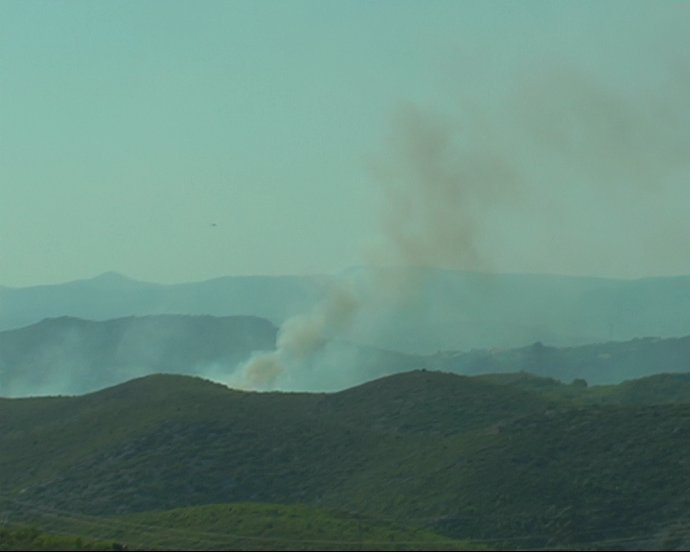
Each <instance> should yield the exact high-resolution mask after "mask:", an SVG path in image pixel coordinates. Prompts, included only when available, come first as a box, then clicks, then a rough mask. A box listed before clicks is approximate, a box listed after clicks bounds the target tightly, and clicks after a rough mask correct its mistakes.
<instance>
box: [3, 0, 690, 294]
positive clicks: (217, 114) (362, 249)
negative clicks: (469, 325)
mask: <svg viewBox="0 0 690 552" xmlns="http://www.w3.org/2000/svg"><path fill="white" fill-rule="evenodd" d="M689 36H690V3H688V2H671V1H667V2H662V1H651V0H650V1H645V2H634V1H628V0H626V1H621V2H605V1H601V0H597V1H593V2H586V1H572V2H558V1H552V0H549V1H543V2H528V1H525V2H517V1H510V2H490V1H488V0H481V1H478V2H462V1H452V2H441V1H421V0H420V1H417V2H406V1H401V0H394V1H393V0H392V1H375V2H369V1H367V2H364V1H361V2H355V1H345V0H339V1H337V2H336V1H326V0H316V1H313V2H306V1H302V2H297V1H282V0H281V1H275V2H268V1H265V2H260V1H256V0H252V1H249V2H231V1H225V2H216V1H198V0H194V1H172V0H161V1H151V0H136V1H131V2H130V1H114V0H113V1H107V2H106V1H100V2H95V1H93V0H84V1H69V2H62V1H58V0H46V1H42V2H35V1H32V0H19V1H8V0H0V285H18V286H23V285H31V284H37V283H52V282H60V281H66V280H70V279H76V278H83V277H89V276H92V275H95V274H98V273H100V272H104V271H108V270H115V271H119V272H123V273H125V274H127V275H129V276H132V277H135V278H139V279H145V280H151V281H158V282H179V281H190V280H199V279H206V278H212V277H216V276H221V275H225V274H285V273H297V274H300V273H330V272H336V271H339V270H342V269H345V268H347V267H348V266H352V265H358V264H362V263H363V262H366V261H367V260H368V259H371V251H372V250H376V251H380V248H381V247H390V241H391V239H392V238H391V235H392V234H395V233H396V232H397V231H398V230H400V229H401V228H402V226H400V227H395V225H396V224H398V225H403V226H404V224H405V223H406V221H405V220H403V222H400V221H398V222H395V221H394V222H393V223H392V224H393V226H394V229H393V230H394V231H393V232H392V233H391V229H390V226H389V228H388V232H389V233H388V234H386V233H385V232H383V231H382V229H381V228H382V225H381V223H380V222H379V221H380V220H381V219H382V218H383V219H386V220H389V221H390V219H391V218H393V219H396V217H399V216H400V217H402V218H403V219H404V217H405V216H406V215H402V214H400V213H398V212H394V213H393V214H392V215H391V210H393V211H395V209H397V208H398V207H399V205H398V204H397V203H395V202H393V203H392V204H391V203H387V201H386V199H385V197H386V196H385V194H384V193H383V192H382V188H381V186H380V182H379V177H377V176H375V174H373V172H372V171H371V170H370V169H369V168H368V167H369V166H370V165H371V164H372V159H374V160H376V159H378V160H379V161H381V159H384V161H383V162H384V164H385V163H389V164H390V163H393V164H397V165H401V162H400V160H399V159H397V158H398V157H399V156H400V155H401V154H400V152H399V151H396V150H395V148H396V146H395V143H396V139H395V137H392V135H393V134H394V133H395V132H396V131H395V128H396V123H395V121H396V117H398V116H399V113H400V112H401V110H402V111H403V112H404V111H405V109H410V107H409V106H413V107H412V109H413V110H419V112H421V113H425V114H430V115H429V117H430V118H433V119H434V120H435V119H439V120H441V121H442V122H441V123H440V125H441V127H444V128H445V127H446V126H447V130H448V132H450V133H451V134H453V136H456V135H457V136H456V137H455V138H453V140H454V142H453V144H454V145H453V148H457V149H456V150H452V151H450V152H446V153H445V154H444V155H445V156H446V157H447V158H452V159H456V157H457V158H460V157H462V155H461V153H462V152H475V153H476V152H479V153H482V154H484V153H486V154H487V155H488V157H489V158H491V159H497V160H499V161H501V163H503V162H505V164H506V165H507V166H509V167H511V169H513V170H515V171H517V172H519V173H520V178H519V181H520V184H519V186H518V187H519V188H520V190H519V191H517V192H515V191H514V190H513V191H511V190H503V188H501V187H500V186H499V189H498V190H497V191H493V192H492V194H491V195H490V197H489V199H487V196H486V195H484V192H477V191H476V190H475V191H473V192H471V193H470V195H469V196H467V195H465V196H462V198H461V199H460V200H461V201H463V202H464V203H463V205H458V207H457V215H458V219H459V220H463V221H470V222H467V223H463V224H465V226H466V225H468V224H471V226H472V236H473V237H472V240H473V244H472V246H473V247H474V248H477V249H479V250H480V251H481V256H482V257H483V260H482V261H481V262H480V263H479V264H477V265H476V266H475V265H471V264H468V263H469V261H467V257H466V256H464V255H463V254H459V255H458V258H457V259H451V258H448V257H447V252H444V255H446V257H444V258H443V259H441V260H440V264H446V265H448V266H456V267H458V268H477V267H479V268H490V269H492V270H500V271H528V272H555V273H565V274H593V275H604V276H621V277H638V276H645V275H652V274H678V273H690V247H688V245H687V243H688V238H690V216H689V215H690V189H689V188H690V172H689V171H688V164H687V161H688V159H690V147H689V145H690V139H689V136H688V129H690V117H689V116H688V112H689V110H688V101H689V98H690V73H689V67H690V40H689V39H688V37H689ZM686 93H687V94H686ZM405 106H407V107H405ZM621 106H622V107H621ZM570 119H572V120H570ZM554 121H557V123H554ZM683 123H688V124H687V125H685V124H683ZM467 129H474V132H475V134H472V132H469V131H468V130H467ZM477 129H480V130H477ZM483 129H490V131H488V130H487V131H486V132H485V131H484V130H483ZM465 131H467V132H465ZM463 133H464V134H463ZM468 143H469V144H470V145H471V147H469V148H468V145H467V144H468ZM477 144H478V145H477ZM456 153H457V154H458V155H457V156H456V155H455V154H456ZM686 154H687V155H686ZM468 155H470V154H468ZM471 155H474V153H471ZM396 159H397V160H396ZM630 160H632V163H628V161H630ZM374 163H375V162H374ZM616 163H618V164H619V165H620V164H625V165H626V166H627V168H626V169H621V167H620V166H618V165H616ZM404 164H405V162H402V165H404ZM410 170H411V171H412V172H414V170H415V169H414V167H413V168H412V169H410ZM453 170H455V169H453ZM481 178H483V177H481ZM481 178H480V181H479V183H478V184H476V187H477V189H479V188H482V187H484V188H486V186H484V183H483V181H481ZM493 184H495V182H494V183H493ZM493 184H492V185H493ZM489 187H490V186H489ZM412 188H414V189H413V190H412V191H411V192H410V193H414V194H418V195H417V196H414V198H413V199H412V200H411V203H412V204H413V205H416V204H424V203H425V201H426V200H425V194H424V192H423V186H422V187H421V190H422V191H421V192H420V185H419V183H417V184H415V185H413V186H412ZM604 188H606V190H605V191H602V189H604ZM451 207H452V203H451ZM468 209H471V210H472V211H471V213H470V212H469V211H468ZM453 212H455V211H453ZM430 213H431V214H429V213H427V215H422V216H430V217H431V218H432V219H433V218H434V211H433V206H432V208H431V212H430ZM415 216H416V215H414V214H412V215H410V217H411V218H414V217H415ZM213 224H215V226H213ZM422 226H424V223H422ZM461 226H462V225H461ZM456 231H462V232H467V228H466V227H463V228H461V229H460V230H457V229H454V230H451V231H450V232H451V237H453V232H456ZM421 242H422V243H423V244H424V243H426V242H425V241H424V239H422V240H421ZM372 244H373V245H372ZM372 248H373V249H372ZM377 248H378V249H377ZM377 254H379V253H377ZM407 261H409V259H407Z"/></svg>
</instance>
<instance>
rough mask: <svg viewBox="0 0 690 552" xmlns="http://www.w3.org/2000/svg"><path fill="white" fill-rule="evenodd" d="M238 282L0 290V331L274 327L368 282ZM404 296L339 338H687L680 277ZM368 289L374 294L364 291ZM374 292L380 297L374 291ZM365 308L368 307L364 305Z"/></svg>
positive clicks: (473, 282)
mask: <svg viewBox="0 0 690 552" xmlns="http://www.w3.org/2000/svg"><path fill="white" fill-rule="evenodd" d="M373 273H374V272H373V271H367V270H363V269H362V270H352V271H348V272H346V273H343V274H341V275H340V276H338V277H336V276H328V277H326V276H318V277H317V276H314V277H308V276H243V277H224V278H218V279H214V280H209V281H206V282H198V283H188V284H176V285H159V284H151V283H144V282H138V281H134V280H131V279H129V278H126V277H124V276H122V275H119V274H115V273H108V274H103V275H101V276H98V277H96V278H93V279H90V280H81V281H75V282H70V283H66V284H61V285H50V286H36V287H28V288H8V287H2V288H0V330H3V329H4V330H7V329H15V328H19V327H22V326H27V325H30V324H34V323H36V322H39V321H41V320H43V319H44V318H51V317H61V316H71V317H77V318H85V319H90V320H108V319H112V318H120V317H127V316H143V315H152V314H190V315H213V316H237V315H240V316H258V317H261V318H266V319H268V320H270V321H271V322H272V323H274V324H276V325H279V324H280V323H282V322H283V321H284V320H285V319H286V318H289V317H291V316H293V315H296V314H302V313H305V312H308V311H309V309H310V308H311V307H313V306H314V305H315V304H316V303H317V302H318V301H319V300H320V298H322V297H323V296H324V293H325V291H326V290H327V289H328V287H329V286H332V285H338V282H341V281H343V280H348V279H352V278H357V277H361V275H362V274H365V275H366V274H373ZM413 280H414V282H415V283H414V285H411V286H408V288H407V289H406V290H405V294H404V296H401V297H400V298H399V300H398V301H397V302H396V303H394V304H390V305H387V306H386V308H384V309H379V310H376V309H375V308H374V307H372V306H371V305H370V304H369V303H372V301H365V304H364V309H363V310H362V312H360V315H359V316H358V317H356V319H355V324H354V325H353V327H352V328H350V329H349V330H347V331H346V332H345V333H343V335H339V336H337V337H338V338H340V339H343V340H346V341H351V342H355V343H358V344H362V345H369V346H372V347H377V348H383V349H389V350H395V351H400V352H403V353H410V354H432V353H435V352H438V351H447V350H470V349H488V348H514V347H522V346H525V345H528V344H530V343H534V342H536V341H541V342H543V343H545V344H548V345H554V346H573V345H583V344H587V343H596V342H602V341H612V340H629V339H633V338H636V337H680V336H683V335H690V277H686V276H683V277H668V278H646V279H641V280H611V279H602V278H584V277H565V276H546V275H514V274H482V273H466V272H456V271H449V270H432V269H428V270H421V269H420V270H416V271H414V278H413ZM375 291H376V290H374V292H375ZM381 291H382V292H384V291H385V290H383V289H382V290H381ZM369 299H371V298H369Z"/></svg>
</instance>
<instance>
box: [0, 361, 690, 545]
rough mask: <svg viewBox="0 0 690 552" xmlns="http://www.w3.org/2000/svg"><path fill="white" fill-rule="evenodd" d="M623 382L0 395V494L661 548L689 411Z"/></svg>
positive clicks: (688, 443) (395, 383)
mask: <svg viewBox="0 0 690 552" xmlns="http://www.w3.org/2000/svg"><path fill="white" fill-rule="evenodd" d="M521 382H522V383H521ZM525 382H527V383H528V384H529V385H525ZM629 385H632V384H626V386H629ZM639 385H640V386H641V387H640V389H644V386H643V385H642V384H639ZM626 386H618V388H617V389H616V388H605V389H604V390H599V391H596V388H589V389H588V388H586V387H584V386H578V385H575V386H572V385H563V384H558V383H557V382H556V383H554V382H553V381H549V380H546V381H541V380H540V379H539V378H533V377H529V376H515V377H513V379H512V381H510V378H508V377H507V376H491V377H488V376H483V377H478V378H470V377H463V376H457V375H452V374H444V373H436V372H429V371H416V372H409V373H404V374H398V375H395V376H390V377H386V378H382V379H380V380H376V381H373V382H370V383H367V384H364V385H361V386H359V387H356V388H353V389H349V390H347V391H343V392H340V393H335V394H305V393H246V392H239V391H233V390H230V389H227V388H225V387H223V386H221V385H217V384H213V383H210V382H207V381H204V380H200V379H196V378H189V377H183V376H150V377H146V378H142V379H139V380H133V381H130V382H128V383H126V384H122V385H119V386H116V387H113V388H109V389H106V390H104V391H100V392H97V393H93V394H90V395H85V396H82V397H70V398H37V399H4V400H0V450H1V451H2V455H0V496H1V497H2V498H3V500H4V504H5V506H4V508H5V509H6V510H9V511H10V512H11V514H12V516H13V518H17V519H24V520H25V521H31V519H32V516H33V517H34V518H35V517H36V516H37V515H38V514H39V513H40V512H60V513H61V514H62V515H72V516H84V515H87V514H88V515H89V516H93V515H96V516H99V519H100V518H103V519H106V518H107V519H112V518H117V519H134V518H130V517H129V516H146V515H149V513H150V512H154V511H162V510H170V509H176V508H189V507H201V506H205V505H211V504H231V503H232V504H235V503H247V502H251V503H254V504H256V503H259V504H276V503H279V504H284V505H286V507H297V506H305V507H312V508H318V509H326V510H328V511H331V512H341V513H343V514H346V515H349V516H355V518H357V519H359V518H363V519H366V520H367V522H368V523H373V524H374V525H377V526H380V524H393V525H394V526H395V527H398V528H404V529H410V530H418V529H423V530H427V531H432V532H435V533H440V534H443V535H445V536H446V537H450V538H457V539H463V540H470V541H473V542H480V543H484V544H487V545H497V546H499V547H500V546H512V547H540V546H570V545H572V546H576V547H582V546H604V545H605V544H606V543H608V545H612V543H614V542H626V543H627V544H631V543H632V544H635V543H636V544H635V545H639V543H641V542H645V543H647V544H649V543H653V544H654V545H657V546H660V545H661V544H663V543H664V542H666V541H665V540H664V539H665V538H666V536H668V535H669V534H670V533H669V532H670V531H672V529H673V527H677V526H679V527H683V525H682V524H683V523H684V522H683V520H684V519H685V518H684V516H685V515H686V513H687V511H688V508H689V507H690V498H688V497H690V471H688V470H687V462H688V461H687V459H688V458H690V439H688V437H689V436H690V404H688V403H687V402H683V401H682V400H681V396H680V395H679V396H678V397H677V400H676V402H675V403H673V404H661V402H668V401H661V402H659V401H658V400H657V399H655V398H654V397H656V396H657V395H658V394H659V391H658V390H654V391H653V392H652V393H651V394H650V395H649V396H648V397H644V396H643V398H640V397H637V398H635V400H631V399H629V398H627V399H623V398H622V397H625V396H629V390H628V389H627V387H626ZM561 388H563V389H565V390H567V391H569V393H563V392H560V391H558V390H559V389H561ZM597 393H598V396H597ZM617 394H618V397H616V395H617ZM626 394H627V395H626ZM641 394H642V395H644V393H641ZM191 511H194V510H190V512H191ZM199 511H203V510H199ZM150 515H154V514H150ZM156 515H157V514H156ZM141 519H148V518H141ZM214 531H215V530H214ZM67 532H69V531H67ZM237 533H238V534H240V532H239V531H238V532H237ZM250 533H251V531H250ZM79 534H81V533H79ZM252 534H253V533H252ZM97 536H98V535H93V537H97ZM246 536H251V535H246ZM107 538H108V539H110V538H114V537H111V536H108V537H107ZM336 540H337V539H336ZM602 543H604V544H602Z"/></svg>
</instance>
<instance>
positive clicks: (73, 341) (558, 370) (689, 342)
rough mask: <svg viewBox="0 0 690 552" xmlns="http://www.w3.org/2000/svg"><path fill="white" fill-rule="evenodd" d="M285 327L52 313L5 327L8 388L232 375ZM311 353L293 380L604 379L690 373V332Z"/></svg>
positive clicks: (70, 389) (88, 387)
mask: <svg viewBox="0 0 690 552" xmlns="http://www.w3.org/2000/svg"><path fill="white" fill-rule="evenodd" d="M277 332H278V329H277V327H276V326H274V325H273V324H272V323H271V322H269V321H268V320H265V319H262V318H257V317H251V316H229V317H214V316H181V315H156V316H144V317H126V318H118V319H114V320H106V321H89V320H83V319H79V318H73V317H60V318H51V319H46V320H43V321H42V322H39V323H37V324H34V325H31V326H27V327H25V328H20V329H16V330H8V331H5V332H0V396H5V397H9V396H14V397H19V396H31V395H74V394H81V393H86V392H91V391H96V390H98V389H102V388H104V387H108V386H110V385H115V384H118V383H123V382H124V381H127V380H129V379H132V378H134V377H139V376H144V375H149V374H155V373H161V372H164V373H177V374H186V375H196V376H202V377H205V378H210V379H214V380H216V381H221V382H231V383H232V382H233V381H234V380H233V377H232V376H233V374H235V373H236V371H237V369H238V366H240V365H241V364H242V363H243V362H245V361H246V360H248V359H249V358H250V357H251V355H252V354H253V353H256V352H259V351H270V350H273V349H274V348H275V343H276V335H277ZM307 362H308V366H307V368H305V369H304V370H303V371H302V372H301V373H300V374H299V375H300V377H301V379H299V380H298V381H295V382H294V384H293V386H292V387H291V388H292V389H297V390H338V389H343V388H345V387H349V386H352V385H356V384H359V383H363V382H366V381H368V380H371V379H373V378H376V377H380V376H383V375H388V374H394V373H398V372H405V371H409V370H413V369H421V368H426V369H434V370H442V371H446V372H454V373H458V374H467V375H473V374H492V373H510V372H526V373H531V374H534V375H538V376H542V377H547V378H553V379H556V380H560V381H563V382H571V381H572V380H575V379H581V380H586V382H587V383H589V384H596V385H602V384H613V383H619V382H621V381H624V380H629V379H634V378H640V377H644V376H649V375H653V374H658V373H662V372H666V373H674V372H690V337H683V338H668V339H660V338H645V339H634V340H630V341H623V342H608V343H599V344H592V345H583V346H579V347H552V346H549V345H544V344H542V343H540V342H537V343H534V344H532V345H530V346H527V347H519V348H514V349H482V350H473V351H456V352H453V351H450V352H443V353H437V354H433V355H410V354H403V353H397V352H394V351H388V350H385V349H380V348H375V347H369V346H363V345H355V344H353V343H348V342H344V341H330V342H327V343H326V345H325V347H324V348H323V350H321V351H318V352H317V353H316V354H315V355H314V356H313V358H310V359H308V361H307ZM583 383H584V382H583Z"/></svg>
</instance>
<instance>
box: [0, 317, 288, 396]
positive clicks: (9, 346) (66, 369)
mask: <svg viewBox="0 0 690 552" xmlns="http://www.w3.org/2000/svg"><path fill="white" fill-rule="evenodd" d="M276 331H277V329H276V327H275V326H273V324H271V323H270V322H269V321H268V320H265V319H261V318H256V317H250V316H233V317H212V316H173V315H159V316H145V317H127V318H119V319H114V320H107V321H103V322H96V321H89V320H82V319H79V318H73V317H66V316H65V317H60V318H52V319H46V320H43V321H42V322H39V323H38V324H34V325H32V326H28V327H25V328H21V329H17V330H10V331H6V332H0V396H23V395H36V394H42V395H45V394H80V393H86V392H89V391H94V390H96V389H102V388H104V387H108V386H110V385H115V384H117V383H122V382H123V381H126V380H128V379H132V378H133V377H137V376H142V375H147V374H152V373H156V372H169V373H183V374H191V375H194V374H198V373H204V374H206V375H207V376H208V375H213V374H217V375H219V376H220V375H222V373H223V371H227V370H232V369H233V368H234V367H235V366H236V365H237V364H238V363H240V362H243V361H244V360H246V359H248V358H249V356H250V355H251V354H252V352H253V351H260V350H267V349H272V348H273V347H274V346H275V336H276Z"/></svg>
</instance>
